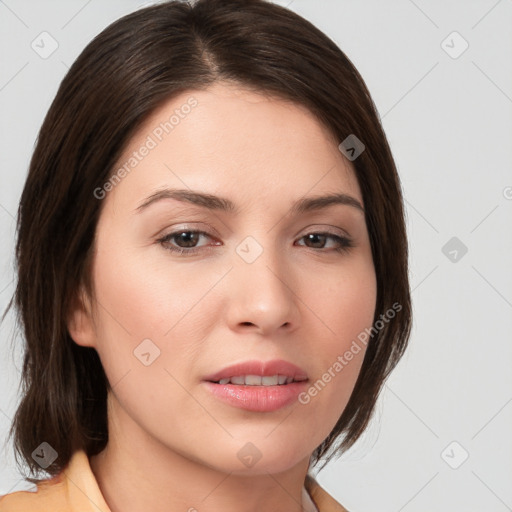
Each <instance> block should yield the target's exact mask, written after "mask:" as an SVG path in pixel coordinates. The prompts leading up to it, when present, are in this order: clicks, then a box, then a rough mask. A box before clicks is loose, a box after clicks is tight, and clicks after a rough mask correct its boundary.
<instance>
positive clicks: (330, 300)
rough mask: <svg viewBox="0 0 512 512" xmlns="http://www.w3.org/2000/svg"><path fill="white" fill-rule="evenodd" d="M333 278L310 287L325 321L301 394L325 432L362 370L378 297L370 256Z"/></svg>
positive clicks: (317, 339) (322, 324) (303, 401)
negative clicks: (311, 374) (310, 376)
mask: <svg viewBox="0 0 512 512" xmlns="http://www.w3.org/2000/svg"><path fill="white" fill-rule="evenodd" d="M326 282H327V280H326ZM328 282H329V285H327V286H325V287H323V289H322V287H317V288H315V289H313V288H311V291H310V292H308V297H309V298H310V299H309V300H310V304H312V305H315V313H316V314H317V316H318V318H319V319H320V320H321V321H319V322H317V327H316V332H317V336H315V342H316V344H317V348H316V350H315V351H314V352H313V353H312V357H314V358H315V359H316V361H317V362H318V364H317V365H316V368H315V375H314V378H313V379H311V382H310V386H309V388H308V389H307V390H306V391H305V393H304V394H303V395H302V396H301V397H299V402H300V403H301V404H302V405H303V406H305V407H307V408H309V410H310V412H311V417H312V418H314V420H313V421H314V422H315V423H316V424H317V427H318V429H319V430H320V431H322V432H323V433H324V434H325V435H327V434H328V432H324V430H325V428H326V425H330V426H331V427H332V426H334V424H335V423H336V421H337V420H338V418H339V417H340V416H341V414H342V412H343V410H344V408H345V406H346V404H347V402H348V400H349V398H350V395H351V393H352V390H353V388H354V385H355V382H356V380H357V377H358V375H359V372H360V369H361V365H362V363H363V359H364V355H365V353H366V343H367V342H368V340H369V337H368V334H367V333H368V332H370V329H371V327H372V324H373V319H374V314H375V305H376V296H377V285H376V277H375V272H374V267H373V262H372V261H371V259H366V260H359V261H358V262H357V264H355V265H352V266H350V268H349V267H348V266H347V267H346V268H345V270H344V272H342V273H340V274H339V276H338V277H337V278H333V277H332V276H331V278H330V279H329V280H328ZM320 333H323V334H322V335H321V336H320V335H319V334H320ZM320 437H321V436H320Z"/></svg>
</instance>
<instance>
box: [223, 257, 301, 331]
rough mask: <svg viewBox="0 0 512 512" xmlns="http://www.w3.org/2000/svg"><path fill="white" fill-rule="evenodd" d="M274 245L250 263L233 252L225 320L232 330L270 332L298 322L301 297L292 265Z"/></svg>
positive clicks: (296, 324)
mask: <svg viewBox="0 0 512 512" xmlns="http://www.w3.org/2000/svg"><path fill="white" fill-rule="evenodd" d="M278 253H279V251H278V250H277V249H270V248H264V249H263V251H262V253H261V255H260V256H259V257H258V258H257V259H256V260H255V261H253V262H251V263H249V262H248V261H246V260H244V259H243V257H239V255H238V254H235V255H234V268H233V270H232V271H231V272H230V276H229V278H230V279H229V286H228V289H227V293H228V295H229V297H228V308H227V320H228V323H229V326H230V328H231V329H232V330H235V331H239V332H249V331H251V332H256V333H258V334H261V335H265V336H272V335H273V334H276V333H278V332H284V331H286V332H291V331H292V330H295V329H296V328H297V327H298V326H299V322H300V310H299V304H300V297H299V296H298V294H297V291H296V290H295V289H294V288H296V286H294V284H295V282H296V279H294V275H293V274H294V272H293V268H292V267H291V266H290V265H289V264H287V263H286V261H284V255H283V254H282V251H281V254H278Z"/></svg>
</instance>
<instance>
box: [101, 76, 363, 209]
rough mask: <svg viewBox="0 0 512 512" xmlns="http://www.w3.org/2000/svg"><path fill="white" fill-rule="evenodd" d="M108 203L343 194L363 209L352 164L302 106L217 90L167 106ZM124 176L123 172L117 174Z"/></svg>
mask: <svg viewBox="0 0 512 512" xmlns="http://www.w3.org/2000/svg"><path fill="white" fill-rule="evenodd" d="M123 169H124V171H123V172H121V173H120V174H122V179H120V180H116V181H117V183H116V185H115V186H114V187H112V191H111V192H109V193H108V196H112V197H110V198H109V197H108V196H107V199H108V200H110V201H112V200H115V202H116V203H118V204H119V206H122V205H123V204H125V205H126V206H128V205H134V204H135V203H137V202H140V199H141V196H143V195H144V194H145V195H148V194H150V193H151V192H154V191H156V190H158V189H161V188H164V187H171V188H180V189H183V188H190V189H195V190H204V191H205V192H208V193H212V194H216V193H220V192H222V195H224V196H225V195H230V194H231V195H234V196H238V197H241V198H243V201H244V202H245V203H246V204H247V203H248V202H249V203H250V202H251V201H257V200H258V199H259V198H263V197H266V198H272V197H274V198H281V199H282V200H284V199H285V197H286V196H290V197H294V198H296V196H301V195H305V194H307V193H308V192H312V193H320V192H324V191H329V192H333V191H342V192H346V193H350V194H352V195H353V196H355V197H356V198H358V199H359V200H360V201H361V202H362V198H361V195H360V190H359V186H358V183H357V179H356V176H355V173H354V169H353V167H352V164H351V163H350V162H349V161H348V160H347V159H345V158H344V157H343V156H342V154H341V152H340V151H339V150H338V147H337V142H336V141H335V139H334V137H333V135H332V133H331V132H330V131H329V130H328V129H327V128H326V127H325V126H324V125H323V124H321V123H320V122H319V121H318V119H317V118H316V117H315V116H314V115H313V114H312V113H311V112H310V111H309V110H308V109H306V108H305V107H304V106H302V105H297V104H295V103H292V102H290V101H285V100H282V99H280V98H276V97H274V96H271V95H269V94H262V93H258V92H254V91H251V90H248V89H244V88H243V87H240V86H234V85H231V84H225V83H222V84H221V83H217V84H214V85H212V86H210V87H209V88H208V89H206V90H190V91H184V92H182V93H180V94H179V95H177V96H175V97H173V98H172V99H170V100H168V101H167V102H165V103H164V104H162V105H161V106H160V107H159V108H158V109H157V110H156V111H155V112H153V114H152V115H151V116H150V117H149V118H148V119H147V120H146V121H145V122H144V123H143V125H142V127H141V128H140V129H139V130H138V132H137V133H136V135H135V136H134V137H132V139H131V140H130V141H129V142H128V144H127V147H126V149H125V151H124V152H123V155H122V156H121V158H120V159H119V161H118V162H117V165H116V166H115V168H114V174H115V173H116V172H118V171H119V170H123ZM118 174H119V173H118Z"/></svg>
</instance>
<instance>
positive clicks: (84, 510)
mask: <svg viewBox="0 0 512 512" xmlns="http://www.w3.org/2000/svg"><path fill="white" fill-rule="evenodd" d="M304 486H305V488H306V490H307V491H308V493H309V495H310V496H311V499H312V500H313V502H314V504H315V505H316V507H317V508H318V510H319V512H347V510H346V509H345V508H343V507H342V506H341V505H340V504H339V503H338V502H337V501H336V500H334V498H332V497H331V496H330V495H329V494H328V493H327V492H326V491H325V490H324V489H323V488H322V487H320V485H319V484H318V482H317V481H316V480H315V479H314V478H313V477H311V476H310V475H307V476H306V481H305V484H304ZM0 512H111V511H110V509H109V507H108V505H107V504H106V502H105V499H104V498H103V495H102V494H101V491H100V488H99V486H98V482H97V481H96V478H95V477H94V474H93V472H92V470H91V466H90V464H89V459H88V458H87V455H86V453H85V452H84V451H77V452H75V453H74V455H73V457H72V458H71V460H70V462H69V464H68V466H67V467H66V468H65V469H64V470H63V471H62V472H61V473H60V474H59V475H57V476H56V477H54V478H52V479H50V480H45V481H44V482H41V483H39V484H38V487H37V491H36V492H32V491H18V492H13V493H11V494H6V495H5V496H2V497H0Z"/></svg>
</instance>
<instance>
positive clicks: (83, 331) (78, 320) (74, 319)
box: [67, 286, 96, 347]
mask: <svg viewBox="0 0 512 512" xmlns="http://www.w3.org/2000/svg"><path fill="white" fill-rule="evenodd" d="M67 328H68V332H69V335H70V336H71V338H72V339H73V341H74V342H75V343H76V344H77V345H81V346H83V347H95V342H96V331H95V329H94V321H93V316H92V307H91V300H90V298H89V296H88V294H87V292H86V291H85V289H84V287H83V286H80V288H79V290H78V291H77V293H76V294H75V296H74V298H73V300H72V301H71V305H70V307H69V310H68V315H67Z"/></svg>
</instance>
